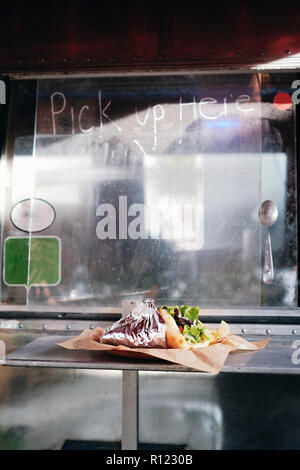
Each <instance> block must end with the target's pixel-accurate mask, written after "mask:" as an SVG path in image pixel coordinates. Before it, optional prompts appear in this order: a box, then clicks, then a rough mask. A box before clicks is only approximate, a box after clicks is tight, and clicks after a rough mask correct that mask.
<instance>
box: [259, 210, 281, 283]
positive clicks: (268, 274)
mask: <svg viewBox="0 0 300 470" xmlns="http://www.w3.org/2000/svg"><path fill="white" fill-rule="evenodd" d="M277 218H278V209H277V207H276V206H275V204H274V202H273V201H264V202H263V203H262V204H261V206H260V209H259V220H260V222H261V223H262V225H264V227H266V229H267V236H266V243H265V261H264V268H263V281H264V283H265V284H271V283H272V282H273V280H274V265H273V255H272V245H271V237H270V232H269V228H270V227H272V225H273V224H274V223H275V222H276V220H277Z"/></svg>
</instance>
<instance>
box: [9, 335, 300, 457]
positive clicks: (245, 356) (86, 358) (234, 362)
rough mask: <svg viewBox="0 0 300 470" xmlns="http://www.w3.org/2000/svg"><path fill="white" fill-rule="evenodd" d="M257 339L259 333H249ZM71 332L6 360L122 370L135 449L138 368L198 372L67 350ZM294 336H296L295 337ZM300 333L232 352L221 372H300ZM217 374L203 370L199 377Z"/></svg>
mask: <svg viewBox="0 0 300 470" xmlns="http://www.w3.org/2000/svg"><path fill="white" fill-rule="evenodd" d="M246 337H247V339H249V340H256V339H257V336H255V337H254V336H250V335H247V336H246ZM69 338H70V335H68V336H66V337H65V336H62V335H46V336H41V337H39V338H37V339H35V340H34V341H32V342H30V343H28V344H26V345H25V346H23V347H21V348H20V349H17V350H16V351H14V352H12V353H10V354H8V355H7V356H6V358H5V360H4V361H3V365H6V366H19V367H49V368H74V369H102V370H103V369H104V370H105V369H106V370H122V376H123V377H122V413H123V414H122V449H124V450H125V449H128V450H134V449H136V448H137V442H138V411H139V405H138V395H139V391H138V372H139V371H149V372H150V371H164V372H198V371H195V370H194V369H189V368H186V367H183V366H181V365H177V364H172V363H169V362H166V361H161V360H136V359H135V360H131V359H127V358H126V359H125V358H121V357H116V356H112V355H110V354H108V353H105V352H102V351H79V350H67V349H64V348H62V347H61V346H59V345H58V344H57V343H61V342H63V341H64V340H66V339H69ZM291 339H292V340H291ZM299 347H300V336H293V338H291V337H290V336H273V337H271V339H270V342H269V344H268V345H267V346H266V347H265V348H264V349H263V350H260V351H257V352H237V353H231V354H230V355H229V356H228V358H227V360H226V363H225V365H224V366H223V368H222V371H221V373H222V374H223V373H227V372H230V373H255V374H300V367H299V364H298V363H299V362H300V361H298V357H297V354H298V350H297V348H299ZM207 375H214V374H207V373H203V372H199V377H201V376H207Z"/></svg>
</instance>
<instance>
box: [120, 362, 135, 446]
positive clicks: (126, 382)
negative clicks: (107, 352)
mask: <svg viewBox="0 0 300 470" xmlns="http://www.w3.org/2000/svg"><path fill="white" fill-rule="evenodd" d="M138 397H139V376H138V372H137V371H132V370H126V371H125V370H124V371H123V372H122V446H121V447H122V450H136V449H137V445H138V439H139V400H138Z"/></svg>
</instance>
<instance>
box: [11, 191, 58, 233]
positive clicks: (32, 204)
mask: <svg viewBox="0 0 300 470" xmlns="http://www.w3.org/2000/svg"><path fill="white" fill-rule="evenodd" d="M10 218H11V221H12V223H13V224H14V226H15V227H17V228H18V229H19V230H22V231H23V232H41V231H42V230H46V228H48V227H50V225H52V224H53V222H54V219H55V210H54V208H53V207H52V205H51V204H50V203H49V202H47V201H44V200H43V199H38V198H32V199H24V200H23V201H20V202H18V204H16V205H15V206H14V207H13V208H12V210H11V214H10Z"/></svg>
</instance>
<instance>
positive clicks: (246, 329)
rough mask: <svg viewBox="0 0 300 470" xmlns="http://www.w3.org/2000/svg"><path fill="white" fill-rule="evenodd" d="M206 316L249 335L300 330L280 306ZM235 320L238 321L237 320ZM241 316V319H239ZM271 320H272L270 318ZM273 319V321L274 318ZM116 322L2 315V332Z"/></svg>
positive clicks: (61, 330)
mask: <svg viewBox="0 0 300 470" xmlns="http://www.w3.org/2000/svg"><path fill="white" fill-rule="evenodd" d="M201 313H202V316H201V318H200V319H201V320H203V318H205V320H203V322H204V323H205V324H206V325H207V326H208V327H209V328H213V329H215V328H217V325H219V322H220V319H221V318H222V319H223V320H225V321H227V322H228V323H229V325H230V331H231V332H232V333H234V334H238V335H239V334H245V333H247V334H249V335H258V336H265V335H266V334H267V330H270V331H271V333H272V336H289V335H295V334H297V333H298V334H300V324H299V322H297V320H298V318H299V313H298V312H295V315H291V314H290V313H289V312H284V313H282V314H281V312H280V311H278V310H276V313H275V314H273V315H272V314H271V313H270V312H269V313H268V312H266V313H265V312H264V314H263V315H264V316H263V317H262V318H260V321H259V322H258V321H257V318H259V317H258V314H259V310H258V311H254V312H252V311H247V313H246V314H244V315H243V312H240V313H239V314H238V313H234V312H232V311H229V312H228V314H226V313H225V311H224V310H220V311H212V312H210V311H207V310H203V311H201ZM245 315H247V318H251V316H253V315H255V320H256V322H253V323H246V322H242V320H243V316H244V317H245ZM275 315H277V318H278V317H279V316H280V315H282V316H280V318H281V320H282V324H278V323H277V324H274V323H273V321H274V316H275ZM288 316H289V317H290V318H289V319H290V322H289V324H284V320H286V318H287V317H288ZM233 320H234V322H233ZM237 320H240V321H239V322H236V321H237ZM266 320H269V321H266ZM272 320H273V321H272ZM112 323H113V321H112V320H110V321H108V320H96V319H95V320H51V319H34V318H31V319H24V320H16V319H10V320H9V319H1V318H0V333H1V332H3V333H4V332H11V333H12V334H14V333H16V332H18V331H19V332H20V330H22V331H23V332H24V333H25V334H26V333H29V334H32V333H35V334H39V335H41V334H52V335H56V334H62V335H63V334H69V335H71V336H75V335H77V334H79V333H80V332H82V331H83V330H85V329H88V328H90V329H94V328H96V327H100V328H104V329H105V328H106V327H108V326H110V325H111V324H112Z"/></svg>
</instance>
